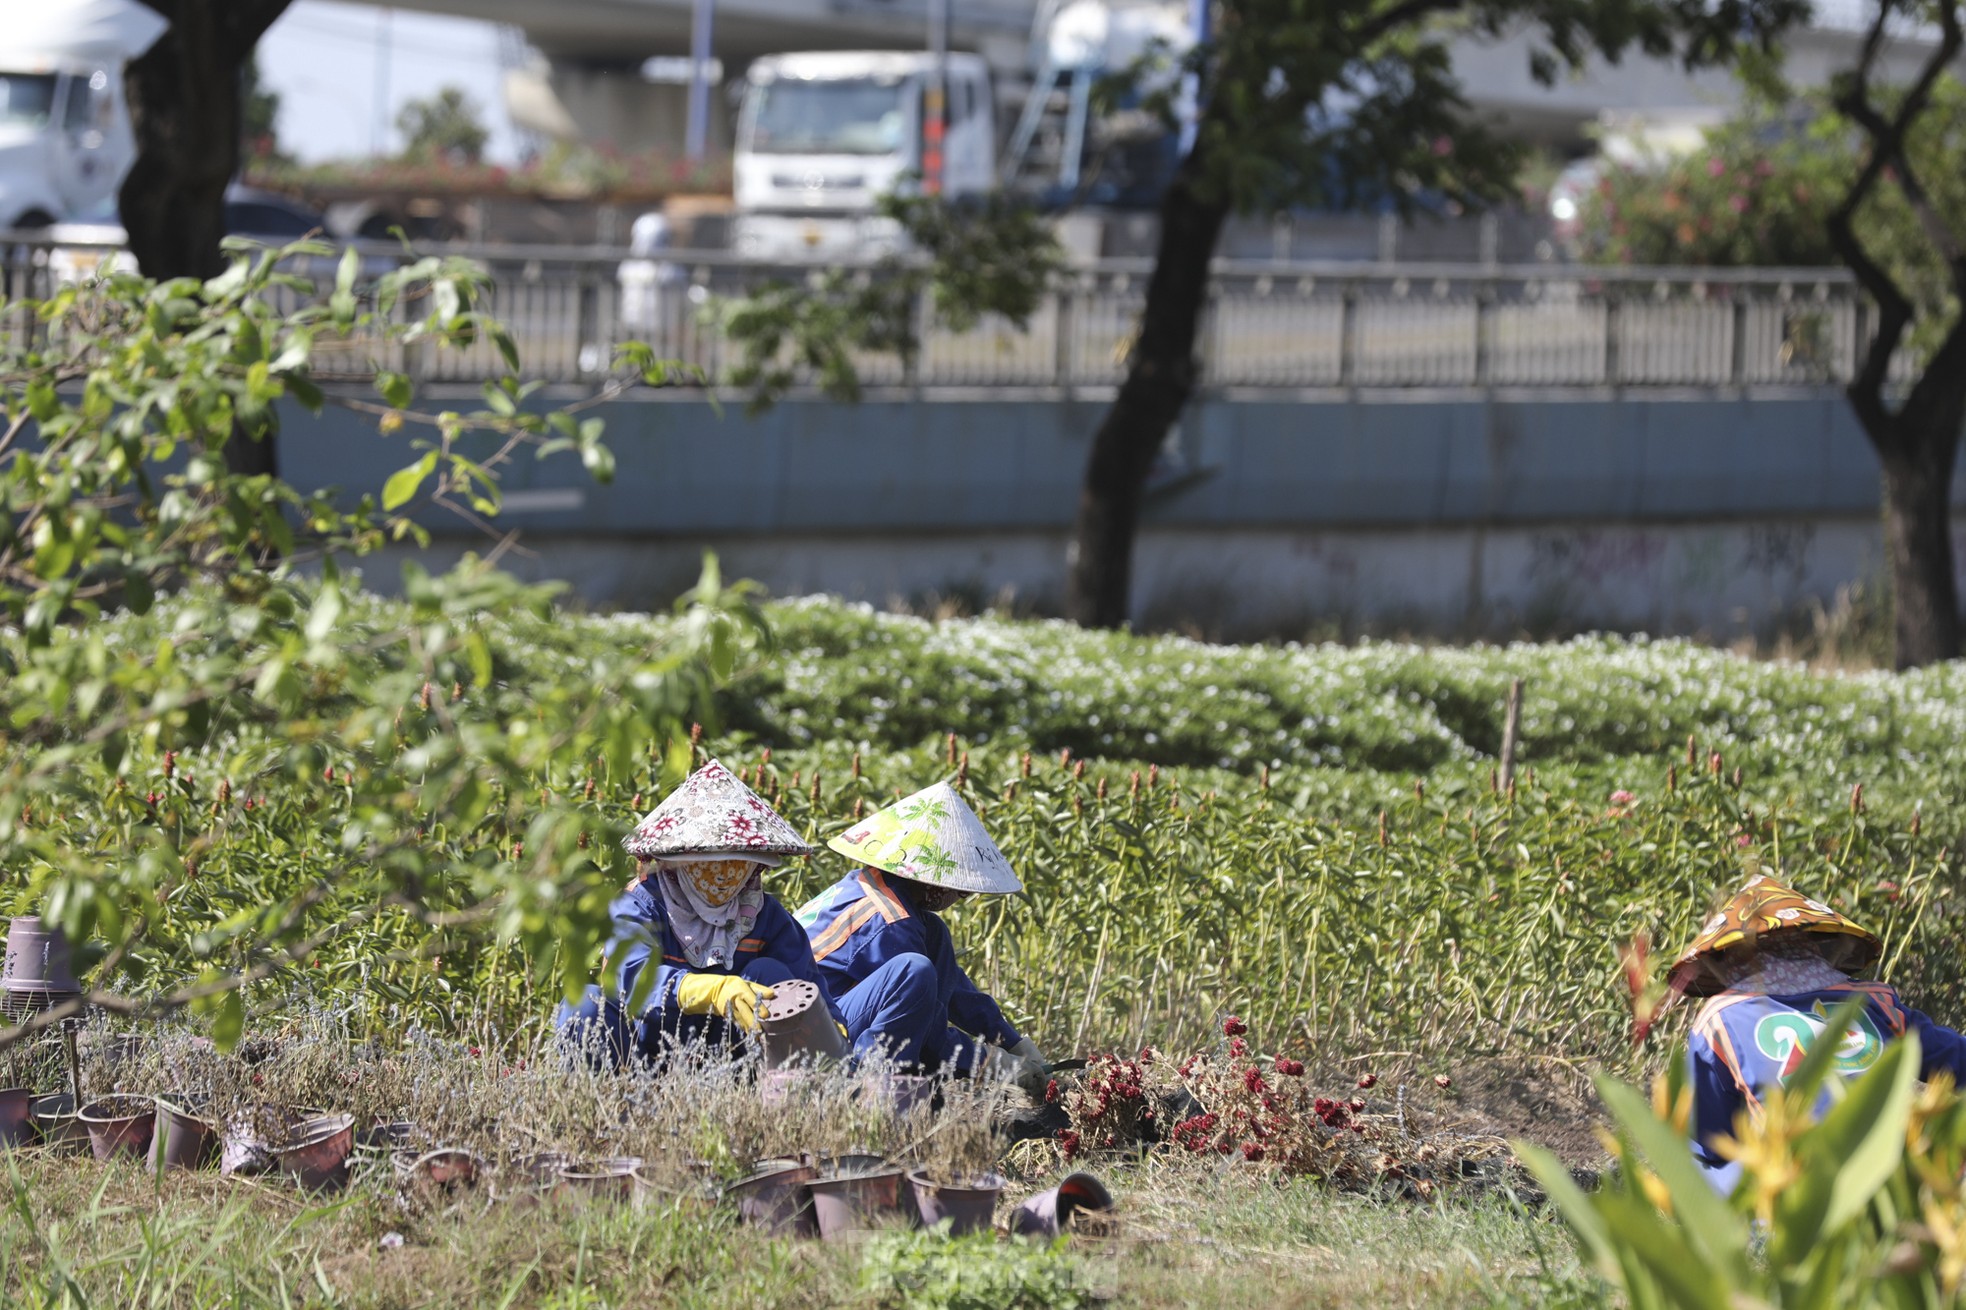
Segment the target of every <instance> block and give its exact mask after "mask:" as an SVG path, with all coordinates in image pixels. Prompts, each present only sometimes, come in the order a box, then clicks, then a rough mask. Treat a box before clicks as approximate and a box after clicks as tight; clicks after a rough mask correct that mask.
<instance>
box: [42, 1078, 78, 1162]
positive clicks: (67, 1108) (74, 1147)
mask: <svg viewBox="0 0 1966 1310" xmlns="http://www.w3.org/2000/svg"><path fill="white" fill-rule="evenodd" d="M31 1113H32V1115H33V1118H34V1134H35V1136H36V1137H37V1138H39V1139H40V1142H41V1145H42V1146H43V1147H45V1148H47V1149H48V1150H50V1151H53V1152H54V1153H55V1154H57V1155H80V1154H82V1153H83V1152H85V1151H87V1150H89V1149H90V1147H89V1128H88V1125H87V1124H84V1123H83V1122H82V1117H81V1116H80V1115H78V1114H76V1113H75V1098H74V1097H72V1096H70V1095H69V1094H68V1093H67V1092H56V1093H54V1094H53V1095H50V1096H37V1097H35V1098H34V1101H33V1108H32V1110H31Z"/></svg>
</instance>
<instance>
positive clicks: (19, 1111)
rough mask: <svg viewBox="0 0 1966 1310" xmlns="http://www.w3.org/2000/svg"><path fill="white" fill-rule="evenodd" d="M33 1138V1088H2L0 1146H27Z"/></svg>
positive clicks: (0, 1096)
mask: <svg viewBox="0 0 1966 1310" xmlns="http://www.w3.org/2000/svg"><path fill="white" fill-rule="evenodd" d="M33 1140H34V1092H33V1090H32V1089H31V1088H27V1087H4V1088H0V1147H7V1146H26V1145H28V1144H29V1143H30V1142H32V1141H33Z"/></svg>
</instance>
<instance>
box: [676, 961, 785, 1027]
mask: <svg viewBox="0 0 1966 1310" xmlns="http://www.w3.org/2000/svg"><path fill="white" fill-rule="evenodd" d="M775 994H776V993H774V992H773V991H772V990H771V988H769V987H766V986H765V985H764V984H762V983H754V982H752V981H751V980H750V979H748V978H738V977H734V976H732V975H731V974H727V973H692V974H689V975H688V976H686V977H684V978H683V979H682V980H681V981H680V982H678V983H677V984H676V1008H677V1009H678V1010H681V1011H682V1012H683V1013H684V1014H716V1015H721V1016H723V1017H724V1018H726V1019H728V1020H730V1021H731V1022H732V1023H734V1024H736V1025H737V1026H738V1027H739V1028H742V1029H743V1030H744V1031H745V1032H747V1033H754V1032H756V1031H757V1030H758V1002H760V1001H769V1000H770V999H771V998H772V997H773V996H774V995H775Z"/></svg>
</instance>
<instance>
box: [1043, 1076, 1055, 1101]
mask: <svg viewBox="0 0 1966 1310" xmlns="http://www.w3.org/2000/svg"><path fill="white" fill-rule="evenodd" d="M1057 1100H1058V1080H1057V1079H1056V1078H1053V1079H1052V1080H1051V1081H1050V1082H1048V1083H1046V1084H1045V1085H1044V1102H1045V1104H1046V1105H1052V1104H1054V1103H1056V1102H1057Z"/></svg>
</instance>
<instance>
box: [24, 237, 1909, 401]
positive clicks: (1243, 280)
mask: <svg viewBox="0 0 1966 1310" xmlns="http://www.w3.org/2000/svg"><path fill="white" fill-rule="evenodd" d="M360 248H361V250H362V253H363V257H364V259H365V261H368V262H369V264H370V265H372V266H373V265H378V264H380V263H381V262H382V261H388V260H395V259H399V258H401V257H402V252H401V250H400V249H399V248H397V247H394V246H388V245H364V246H362V247H360ZM0 250H5V251H6V252H7V257H6V259H5V260H4V262H0V272H4V275H5V278H6V290H7V294H8V298H9V299H10V300H14V299H19V298H21V297H22V296H28V297H36V296H45V295H46V294H48V293H49V291H51V290H52V289H53V288H54V287H55V286H56V285H58V284H59V283H61V282H62V281H64V280H75V279H79V278H83V277H86V276H88V275H89V274H90V272H91V270H93V269H94V268H95V267H96V263H97V261H98V260H99V259H101V258H122V259H125V260H127V258H128V257H127V256H126V255H119V254H118V252H116V251H115V250H113V249H109V248H101V247H85V246H58V245H51V244H50V243H48V242H46V241H36V240H29V239H21V240H13V239H11V238H7V237H4V236H0ZM423 253H428V252H423ZM446 253H455V254H463V255H466V256H468V257H470V258H473V259H475V260H477V261H479V262H480V263H482V264H483V265H484V266H485V268H486V269H487V270H488V272H489V274H490V276H491V279H492V284H493V293H492V300H491V304H490V309H491V310H492V312H493V313H495V314H496V315H497V316H498V317H499V318H500V319H501V320H502V321H503V322H504V323H505V324H506V326H507V327H508V328H509V329H510V330H511V332H512V334H513V336H514V338H515V339H516V341H517V342H518V346H519V350H520V354H521V358H522V359H523V360H524V363H525V369H526V372H527V373H528V375H530V376H532V377H535V378H538V379H540V380H542V381H546V382H554V383H582V382H595V381H599V380H601V379H603V378H605V377H607V376H610V375H611V374H612V373H613V372H614V363H613V360H614V352H615V348H616V347H617V346H619V345H620V344H621V343H623V342H626V341H646V342H648V343H649V344H650V345H651V346H652V347H653V348H654V349H655V351H656V353H657V354H658V355H660V356H662V357H665V358H670V359H676V360H680V361H682V362H684V363H686V364H688V365H691V366H693V367H694V368H696V369H698V370H700V371H701V372H702V374H703V376H704V377H705V378H707V379H709V380H710V381H711V382H713V383H716V382H721V381H723V380H725V379H727V378H728V377H729V376H730V370H731V368H732V366H733V365H734V363H735V362H736V352H735V348H734V347H732V346H731V344H730V343H729V342H728V341H727V340H726V339H725V337H724V336H723V334H722V333H721V332H720V331H719V330H718V327H717V313H718V309H719V307H720V306H721V305H724V304H727V303H728V302H729V301H730V300H731V299H733V298H736V297H740V296H742V295H744V294H745V293H746V292H747V291H749V290H753V289H755V288H757V287H758V286H760V285H762V284H764V283H767V282H770V281H785V280H796V279H801V278H807V277H811V276H812V275H813V274H814V272H815V268H814V266H812V265H783V264H780V265H770V264H760V263H757V262H754V261H747V260H742V259H739V258H737V257H735V256H731V255H728V254H723V253H711V252H697V251H675V252H665V254H664V256H663V257H662V258H661V259H660V260H650V259H640V258H633V257H629V256H626V255H624V254H623V253H622V252H621V251H619V250H606V249H593V248H586V247H577V248H576V247H553V246H471V247H448V248H446ZM1151 271H1152V266H1151V264H1150V263H1149V262H1147V261H1144V260H1108V261H1104V262H1100V263H1095V264H1087V265H1081V266H1075V267H1073V268H1071V269H1070V270H1068V271H1067V272H1065V273H1063V274H1062V275H1061V276H1060V278H1059V280H1058V284H1057V286H1056V288H1055V290H1054V292H1053V294H1052V295H1051V296H1050V297H1049V298H1048V299H1047V301H1046V302H1045V303H1044V305H1043V306H1042V307H1041V308H1040V309H1039V311H1038V312H1037V313H1036V314H1035V315H1034V316H1033V317H1032V319H1031V321H1030V322H1029V323H1028V324H1027V325H1026V326H1025V328H1024V329H1023V330H1021V331H1020V330H1019V329H1018V328H1016V327H1015V326H1014V325H1012V324H1010V323H1008V322H1005V321H1002V320H992V319H986V320H985V321H983V322H982V323H979V324H978V325H977V326H976V327H975V328H974V329H972V330H970V331H965V332H955V331H952V330H950V329H948V328H946V327H944V326H941V325H939V324H935V323H934V322H933V316H932V314H931V313H930V312H929V310H928V307H927V306H926V304H924V305H923V307H922V310H921V314H920V319H919V321H921V322H923V323H925V324H929V327H928V329H927V331H926V332H925V334H924V337H923V345H922V349H921V351H920V353H919V355H918V357H917V358H916V359H915V360H914V361H913V362H912V364H911V365H904V364H903V363H902V361H900V360H899V359H897V358H895V357H893V356H870V357H867V358H865V359H863V360H861V361H860V364H861V376H862V380H863V382H864V383H865V384H866V385H868V386H870V387H881V386H895V387H907V388H930V387H934V388H953V387H960V388H1037V389H1048V390H1054V391H1061V392H1073V391H1078V390H1084V389H1097V388H1105V387H1111V386H1113V385H1116V384H1117V383H1118V382H1119V380H1120V378H1121V376H1122V375H1123V373H1124V370H1125V366H1126V360H1127V352H1128V350H1129V348H1130V344H1131V341H1132V338H1133V333H1134V330H1135V324H1136V322H1137V320H1138V316H1139V313H1140V309H1141V306H1142V303H1143V301H1144V297H1145V291H1146V286H1147V279H1148V276H1149V275H1150V273H1151ZM302 272H303V273H304V275H306V276H311V277H314V278H316V279H317V280H318V281H319V282H322V283H325V282H327V281H328V280H330V279H331V278H332V276H333V261H332V260H330V259H316V260H314V261H312V263H311V264H308V265H304V266H303V268H302ZM862 272H864V273H865V275H866V276H870V277H872V276H879V270H878V268H877V267H876V266H873V265H868V266H865V267H864V268H863V269H862ZM1871 317H1872V316H1871V314H1870V312H1869V309H1868V305H1867V302H1866V301H1865V300H1864V298H1863V297H1862V296H1861V295H1860V294H1859V292H1858V290H1857V288H1856V286H1855V284H1854V283H1853V281H1852V280H1851V278H1850V276H1849V275H1848V274H1847V273H1846V272H1844V271H1843V270H1840V269H1695V268H1600V267H1594V266H1571V265H1534V266H1512V267H1511V266H1488V265H1463V264H1392V265H1381V264H1370V263H1341V262H1322V263H1306V262H1291V263H1256V262H1248V261H1237V262H1233V263H1230V262H1221V263H1218V265H1217V267H1216V271H1215V277H1214V279H1213V282H1212V284H1211V287H1210V295H1209V302H1208V306H1207V310H1206V317H1205V321H1204V322H1203V325H1202V331H1201V339H1200V353H1201V356H1202V365H1203V368H1202V385H1203V386H1204V387H1205V388H1212V389H1253V390H1269V391H1291V390H1305V389H1320V388H1468V387H1474V388H1483V387H1509V388H1664V387H1678V388H1688V387H1691V388H1706V389H1715V388H1723V389H1724V388H1743V387H1766V386H1785V385H1790V386H1807V385H1827V384H1835V383H1841V382H1845V381H1847V380H1848V379H1849V378H1850V376H1851V375H1852V373H1853V371H1854V370H1855V368H1856V366H1857V363H1858V361H1859V359H1860V358H1861V351H1862V348H1863V346H1864V344H1865V343H1866V342H1867V341H1868V340H1869V333H1870V330H1871V328H1870V323H1871ZM23 330H32V328H31V326H30V325H29V324H28V323H27V322H25V320H23V319H22V317H21V316H20V315H19V314H18V313H16V314H13V315H11V316H10V317H9V318H8V319H7V320H6V321H5V323H4V324H0V331H23ZM338 349H339V352H340V354H341V356H342V358H343V359H345V361H346V363H345V365H344V366H343V367H345V370H346V372H347V373H348V374H349V375H356V374H360V373H363V372H365V371H368V370H372V369H373V368H376V367H385V368H392V369H397V370H400V371H403V372H406V373H409V374H411V375H412V376H414V377H417V378H420V379H422V380H424V381H431V382H475V381H479V380H482V379H484V378H486V377H490V376H493V375H495V374H496V373H497V372H498V371H499V364H498V361H497V358H496V356H495V354H494V353H493V350H492V348H491V346H490V345H489V344H484V345H481V346H479V347H476V348H474V349H472V350H469V351H463V352H455V351H447V352H443V353H441V354H440V353H437V352H434V351H427V350H421V349H415V348H412V349H408V350H405V349H403V348H400V347H385V346H382V345H381V343H379V342H349V343H343V344H342V345H341V346H340V347H339V348H338ZM1908 363H1909V361H1903V360H1901V361H1900V367H1899V368H1898V369H1897V370H1895V372H1896V373H1897V374H1899V375H1903V374H1905V373H1906V371H1907V369H1906V367H1905V366H1906V365H1908ZM321 364H322V367H323V368H324V369H327V370H333V369H335V368H336V364H335V361H334V357H333V356H331V355H328V354H325V353H324V354H323V356H322V358H321Z"/></svg>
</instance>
